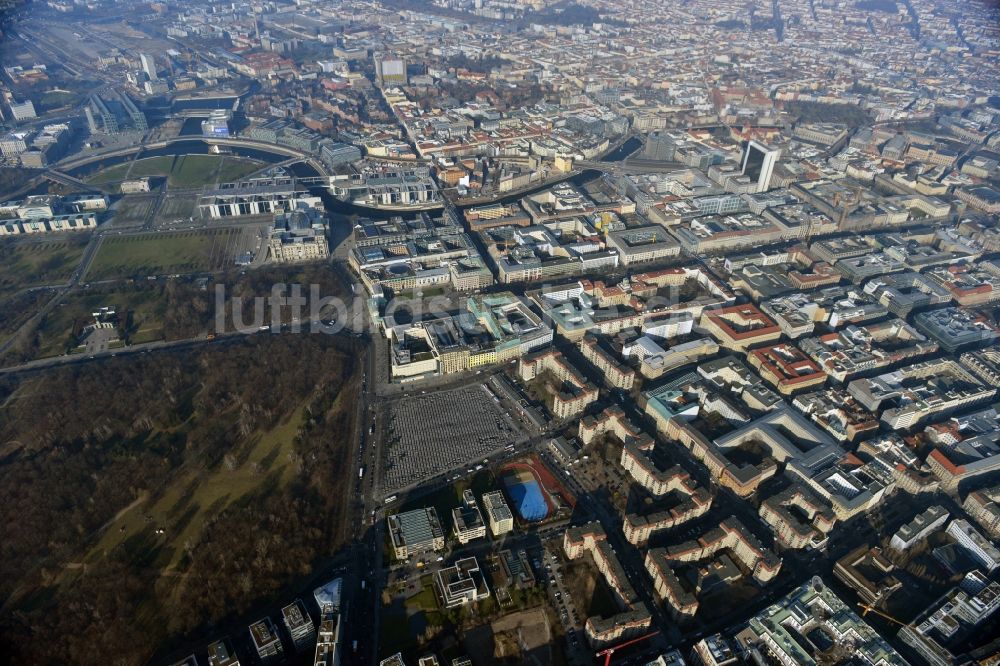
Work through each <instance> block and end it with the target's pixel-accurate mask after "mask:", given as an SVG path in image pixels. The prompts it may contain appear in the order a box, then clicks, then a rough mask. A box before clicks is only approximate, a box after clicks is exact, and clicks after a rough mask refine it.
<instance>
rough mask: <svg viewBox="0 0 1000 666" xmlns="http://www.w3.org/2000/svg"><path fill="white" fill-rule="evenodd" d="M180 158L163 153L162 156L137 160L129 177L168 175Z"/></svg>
mask: <svg viewBox="0 0 1000 666" xmlns="http://www.w3.org/2000/svg"><path fill="white" fill-rule="evenodd" d="M177 159H179V158H176V157H174V156H173V155H162V156H160V157H147V158H145V159H141V160H136V161H135V163H134V164H133V165H132V170H131V171H129V173H128V177H129V178H144V177H146V176H166V175H167V174H169V173H170V171H171V169H172V168H173V167H174V164H175V162H176V160H177Z"/></svg>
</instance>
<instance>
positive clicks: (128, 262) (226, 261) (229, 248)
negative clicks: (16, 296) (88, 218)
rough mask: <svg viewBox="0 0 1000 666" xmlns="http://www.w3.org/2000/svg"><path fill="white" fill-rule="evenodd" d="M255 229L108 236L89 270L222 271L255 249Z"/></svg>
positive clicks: (107, 274)
mask: <svg viewBox="0 0 1000 666" xmlns="http://www.w3.org/2000/svg"><path fill="white" fill-rule="evenodd" d="M255 238H256V236H255V234H254V232H253V230H252V229H234V228H226V229H200V230H195V231H179V232H159V233H148V234H136V235H129V236H114V237H107V238H105V239H104V240H103V241H102V242H101V247H100V249H99V250H98V252H97V256H96V257H95V258H94V263H93V264H91V266H90V270H89V271H88V272H87V276H86V277H87V279H88V280H102V279H111V278H116V277H131V276H135V275H173V274H176V273H199V272H207V271H218V270H222V269H224V268H228V267H231V266H232V265H233V261H234V258H235V257H236V256H237V255H238V254H240V253H242V252H246V251H247V250H249V249H251V248H252V246H253V243H254V242H255Z"/></svg>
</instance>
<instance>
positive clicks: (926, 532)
mask: <svg viewBox="0 0 1000 666" xmlns="http://www.w3.org/2000/svg"><path fill="white" fill-rule="evenodd" d="M949 515H950V514H949V513H948V511H947V510H946V509H945V508H944V507H943V506H939V505H936V504H935V505H934V506H932V507H930V508H928V509H927V510H926V511H924V512H923V513H919V514H917V515H916V517H915V518H914V519H913V520H911V521H910V522H908V523H906V524H905V525H903V526H902V527H900V528H899V529H898V530H897V531H896V533H895V534H894V535H893V536H892V540H891V541H890V542H889V545H890V546H891V547H892V548H893V549H895V550H898V551H905V550H909V549H910V548H912V547H913V546H914V545H916V544H917V543H919V542H920V541H921V540H923V539H926V538H927V537H928V536H930V535H931V534H933V533H934V532H936V531H937V529H938V528H939V527H941V526H942V525H944V524H945V522H946V521H947V520H948V517H949Z"/></svg>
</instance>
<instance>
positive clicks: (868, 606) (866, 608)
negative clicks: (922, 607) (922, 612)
mask: <svg viewBox="0 0 1000 666" xmlns="http://www.w3.org/2000/svg"><path fill="white" fill-rule="evenodd" d="M858 606H861V608H863V609H864V611H863V612H862V613H861V617H865V616H866V615H868V613H875V614H876V615H878V616H879V617H883V618H885V619H886V620H889V621H890V622H893V623H895V624H898V625H899V626H901V627H912V626H913V625H911V624H908V623H906V622H903V621H901V620H897V619H896V618H894V617H893V616H891V615H889V614H888V613H883V612H882V611H880V610H879V609H877V608H875V607H874V606H872V605H871V604H866V603H864V602H862V601H859V602H858Z"/></svg>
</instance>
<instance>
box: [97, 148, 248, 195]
mask: <svg viewBox="0 0 1000 666" xmlns="http://www.w3.org/2000/svg"><path fill="white" fill-rule="evenodd" d="M262 166H264V163H263V162H259V161H257V160H251V159H248V158H244V157H233V156H232V155H178V156H176V157H174V156H172V155H164V156H160V157H146V158H143V159H140V160H135V161H134V162H125V163H123V164H116V165H115V166H112V167H108V168H106V169H102V170H101V171H99V172H97V173H95V174H92V175H91V176H90V177H89V178H88V179H87V182H88V183H90V184H92V185H106V184H108V183H115V182H118V181H122V180H125V178H126V177H128V178H143V177H161V178H162V177H166V178H167V182H168V183H169V185H170V186H171V187H177V188H190V187H201V186H202V185H208V184H212V183H217V182H221V183H225V182H230V181H233V180H239V179H240V178H242V177H243V176H246V175H247V174H250V173H253V172H254V171H257V170H258V169H260V168H261V167H262ZM129 167H131V171H130V170H129Z"/></svg>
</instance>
